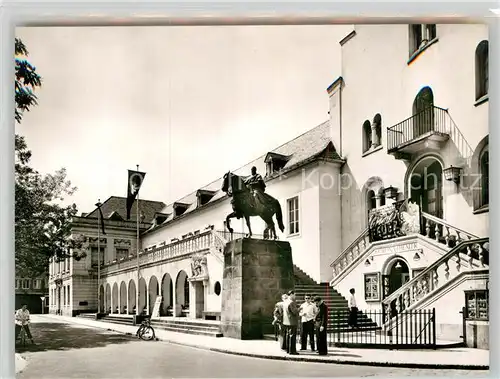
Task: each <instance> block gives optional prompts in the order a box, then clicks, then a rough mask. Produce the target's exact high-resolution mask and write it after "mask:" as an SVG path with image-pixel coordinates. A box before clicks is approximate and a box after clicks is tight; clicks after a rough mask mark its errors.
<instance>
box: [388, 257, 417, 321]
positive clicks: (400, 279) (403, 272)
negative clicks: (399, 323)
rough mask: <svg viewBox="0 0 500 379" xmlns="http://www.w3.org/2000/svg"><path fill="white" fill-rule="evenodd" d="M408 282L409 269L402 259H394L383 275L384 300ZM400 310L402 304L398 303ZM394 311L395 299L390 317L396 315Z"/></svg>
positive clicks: (395, 310)
mask: <svg viewBox="0 0 500 379" xmlns="http://www.w3.org/2000/svg"><path fill="white" fill-rule="evenodd" d="M409 280H410V269H409V267H408V265H407V264H406V262H405V261H404V260H403V259H396V260H394V261H393V262H390V263H389V265H388V266H387V269H386V270H385V275H384V278H383V281H382V283H383V286H384V288H383V289H382V293H383V294H384V298H386V297H388V296H390V295H391V294H392V293H393V292H396V291H397V290H398V289H400V288H401V287H402V286H403V285H405V284H406V283H407V282H408V281H409ZM400 306H401V310H402V309H403V307H404V304H403V302H400ZM397 313H398V312H397V309H396V299H395V300H393V301H392V302H391V317H393V316H395V315H396V314H397Z"/></svg>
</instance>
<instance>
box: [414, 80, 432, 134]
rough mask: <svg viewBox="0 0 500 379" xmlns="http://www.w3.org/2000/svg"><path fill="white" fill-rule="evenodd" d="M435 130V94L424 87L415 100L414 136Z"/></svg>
mask: <svg viewBox="0 0 500 379" xmlns="http://www.w3.org/2000/svg"><path fill="white" fill-rule="evenodd" d="M431 130H434V94H433V93H432V89H431V88H430V87H424V88H422V89H421V90H420V91H419V92H418V94H417V96H416V97H415V100H414V101H413V138H416V137H418V136H421V135H422V134H425V133H427V132H430V131H431Z"/></svg>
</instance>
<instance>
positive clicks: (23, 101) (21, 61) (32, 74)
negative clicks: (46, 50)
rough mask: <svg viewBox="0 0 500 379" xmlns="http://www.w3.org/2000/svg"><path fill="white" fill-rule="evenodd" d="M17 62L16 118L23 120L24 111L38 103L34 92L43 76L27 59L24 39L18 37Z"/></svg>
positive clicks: (18, 120)
mask: <svg viewBox="0 0 500 379" xmlns="http://www.w3.org/2000/svg"><path fill="white" fill-rule="evenodd" d="M14 50H15V54H16V57H15V63H16V82H15V83H16V84H15V88H16V110H15V118H16V121H17V122H18V123H20V122H21V120H22V117H23V113H24V112H26V111H29V109H30V108H31V107H32V106H33V105H37V104H38V103H37V97H36V95H35V94H34V90H35V89H36V87H40V86H41V85H42V78H41V77H40V75H38V73H37V72H36V67H35V66H33V65H32V64H31V63H30V62H28V60H27V59H26V58H27V56H28V50H27V49H26V46H25V45H24V43H23V41H21V40H20V39H19V38H16V42H15V47H14Z"/></svg>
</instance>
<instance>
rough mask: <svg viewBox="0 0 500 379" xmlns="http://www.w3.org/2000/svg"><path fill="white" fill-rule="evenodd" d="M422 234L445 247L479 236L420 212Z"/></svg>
mask: <svg viewBox="0 0 500 379" xmlns="http://www.w3.org/2000/svg"><path fill="white" fill-rule="evenodd" d="M422 225H423V231H422V234H423V235H424V236H426V237H428V238H431V239H434V240H435V241H436V242H439V243H442V244H444V245H446V246H447V247H454V246H456V245H458V244H459V243H460V242H462V241H467V240H469V241H470V240H472V239H477V238H479V237H478V236H476V235H474V234H472V233H469V232H466V231H465V230H462V229H460V228H457V227H455V226H453V225H450V224H448V223H447V222H446V221H444V220H442V219H440V218H438V217H435V216H432V215H430V214H428V213H425V212H422Z"/></svg>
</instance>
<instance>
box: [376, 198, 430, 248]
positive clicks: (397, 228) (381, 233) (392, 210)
mask: <svg viewBox="0 0 500 379" xmlns="http://www.w3.org/2000/svg"><path fill="white" fill-rule="evenodd" d="M368 226H369V228H370V241H371V242H374V241H382V240H386V239H391V238H396V237H401V236H406V235H410V234H415V233H420V210H419V207H418V205H417V204H415V203H412V202H410V201H408V200H405V201H402V202H397V203H394V204H391V205H386V206H383V207H379V208H375V209H372V210H371V211H370V213H369V215H368Z"/></svg>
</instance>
